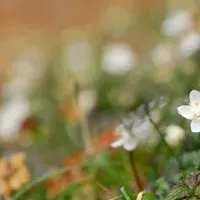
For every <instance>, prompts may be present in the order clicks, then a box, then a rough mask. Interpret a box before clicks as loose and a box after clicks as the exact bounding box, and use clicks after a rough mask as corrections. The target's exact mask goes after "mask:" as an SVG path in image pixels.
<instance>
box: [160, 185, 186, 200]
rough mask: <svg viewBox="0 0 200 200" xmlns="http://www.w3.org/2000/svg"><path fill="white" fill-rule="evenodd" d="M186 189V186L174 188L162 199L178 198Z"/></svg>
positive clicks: (172, 199)
mask: <svg viewBox="0 0 200 200" xmlns="http://www.w3.org/2000/svg"><path fill="white" fill-rule="evenodd" d="M187 191H188V189H187V188H186V187H183V186H182V187H179V188H176V189H174V190H172V192H171V193H170V194H169V195H168V196H167V197H166V198H165V199H164V200H174V199H176V198H180V197H181V196H182V195H183V194H184V193H185V192H187Z"/></svg>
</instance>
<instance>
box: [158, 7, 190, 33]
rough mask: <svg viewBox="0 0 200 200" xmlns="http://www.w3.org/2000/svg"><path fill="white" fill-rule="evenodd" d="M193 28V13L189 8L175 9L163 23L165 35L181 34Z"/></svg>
mask: <svg viewBox="0 0 200 200" xmlns="http://www.w3.org/2000/svg"><path fill="white" fill-rule="evenodd" d="M192 28H193V22H192V16H191V13H190V12H189V11H187V10H180V11H173V12H171V13H170V14H169V16H168V17H167V19H166V20H165V21H164V22H163V24H162V30H161V31H162V33H163V34H164V35H165V36H181V35H183V34H184V33H186V32H187V31H191V30H192Z"/></svg>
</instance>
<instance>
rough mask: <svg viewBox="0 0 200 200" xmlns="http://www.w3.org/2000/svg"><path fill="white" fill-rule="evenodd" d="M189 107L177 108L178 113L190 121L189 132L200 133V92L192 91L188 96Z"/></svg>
mask: <svg viewBox="0 0 200 200" xmlns="http://www.w3.org/2000/svg"><path fill="white" fill-rule="evenodd" d="M189 99H190V103H189V105H182V106H179V107H178V108H177V110H178V113H179V114H180V115H182V116H183V117H185V118H186V119H189V120H191V131H192V132H194V133H198V132H200V92H198V91H196V90H192V91H191V92H190V95H189Z"/></svg>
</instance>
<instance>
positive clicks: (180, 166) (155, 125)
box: [147, 110, 182, 168]
mask: <svg viewBox="0 0 200 200" xmlns="http://www.w3.org/2000/svg"><path fill="white" fill-rule="evenodd" d="M147 115H148V117H149V121H150V123H151V124H152V126H153V127H154V128H155V130H156V132H157V133H158V134H159V136H160V139H161V141H162V143H163V144H164V145H165V146H166V148H167V149H168V151H169V153H170V154H171V156H172V157H174V158H176V160H177V162H178V164H179V168H182V161H181V159H180V158H179V157H177V156H176V154H175V152H174V150H173V148H172V147H171V146H169V145H168V144H167V142H166V141H165V137H164V134H163V133H162V132H161V131H160V129H159V126H158V124H157V123H156V122H155V121H154V120H153V119H152V117H151V115H150V114H149V111H148V110H147Z"/></svg>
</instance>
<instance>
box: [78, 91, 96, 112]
mask: <svg viewBox="0 0 200 200" xmlns="http://www.w3.org/2000/svg"><path fill="white" fill-rule="evenodd" d="M96 102H97V96H96V92H95V91H93V90H83V91H81V92H80V95H79V98H78V103H79V106H80V107H81V109H82V110H83V111H84V112H85V113H89V112H90V111H91V110H92V109H93V108H94V106H95V105H96Z"/></svg>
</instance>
